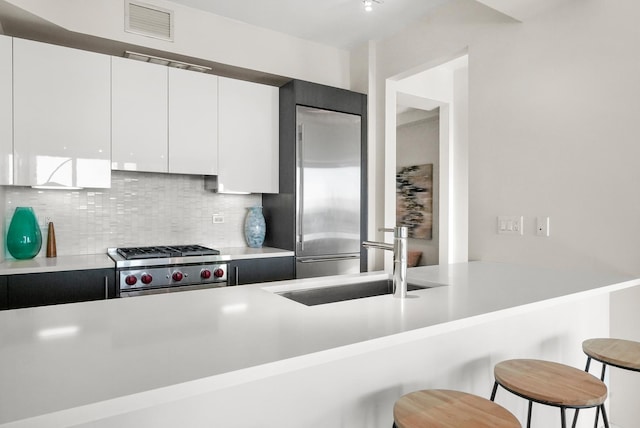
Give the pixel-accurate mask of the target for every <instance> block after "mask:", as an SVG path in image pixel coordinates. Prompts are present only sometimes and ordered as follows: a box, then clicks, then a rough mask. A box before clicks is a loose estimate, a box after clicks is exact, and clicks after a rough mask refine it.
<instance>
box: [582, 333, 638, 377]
mask: <svg viewBox="0 0 640 428" xmlns="http://www.w3.org/2000/svg"><path fill="white" fill-rule="evenodd" d="M582 350H583V351H584V353H585V354H587V356H588V357H591V358H593V359H594V360H597V361H600V362H601V363H605V364H608V365H610V366H615V367H619V368H622V369H627V370H634V371H640V343H639V342H634V341H632V340H623V339H588V340H585V341H584V342H582Z"/></svg>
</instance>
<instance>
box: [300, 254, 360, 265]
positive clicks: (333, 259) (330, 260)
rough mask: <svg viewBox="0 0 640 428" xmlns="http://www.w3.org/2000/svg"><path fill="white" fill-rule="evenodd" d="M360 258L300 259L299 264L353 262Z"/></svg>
mask: <svg viewBox="0 0 640 428" xmlns="http://www.w3.org/2000/svg"><path fill="white" fill-rule="evenodd" d="M358 258H360V256H359V255H353V256H340V257H324V258H315V259H309V258H305V259H298V263H321V262H337V261H340V260H353V259H358Z"/></svg>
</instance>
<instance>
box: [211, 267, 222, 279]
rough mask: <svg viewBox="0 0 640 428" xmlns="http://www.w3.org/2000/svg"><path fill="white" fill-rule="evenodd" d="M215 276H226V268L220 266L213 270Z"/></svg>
mask: <svg viewBox="0 0 640 428" xmlns="http://www.w3.org/2000/svg"><path fill="white" fill-rule="evenodd" d="M213 276H215V277H216V278H222V277H223V276H224V270H222V269H220V268H218V269H216V270H214V271H213Z"/></svg>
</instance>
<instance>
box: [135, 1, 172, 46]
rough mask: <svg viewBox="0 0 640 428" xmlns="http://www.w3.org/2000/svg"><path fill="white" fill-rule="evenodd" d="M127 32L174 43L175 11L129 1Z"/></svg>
mask: <svg viewBox="0 0 640 428" xmlns="http://www.w3.org/2000/svg"><path fill="white" fill-rule="evenodd" d="M125 31H127V32H129V33H136V34H142V35H144V36H149V37H155V38H158V39H163V40H169V41H173V11H171V10H167V9H162V8H159V7H156V6H151V5H148V4H145V3H140V2H133V1H127V2H126V11H125Z"/></svg>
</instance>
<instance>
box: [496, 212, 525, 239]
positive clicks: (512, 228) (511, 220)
mask: <svg viewBox="0 0 640 428" xmlns="http://www.w3.org/2000/svg"><path fill="white" fill-rule="evenodd" d="M523 224H524V217H523V216H521V215H520V216H517V215H516V216H513V215H500V216H498V233H499V234H500V235H522V234H523V233H524V231H523V230H522V229H523Z"/></svg>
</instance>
